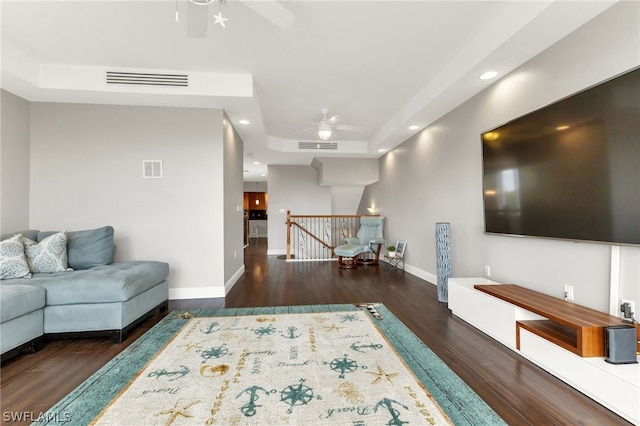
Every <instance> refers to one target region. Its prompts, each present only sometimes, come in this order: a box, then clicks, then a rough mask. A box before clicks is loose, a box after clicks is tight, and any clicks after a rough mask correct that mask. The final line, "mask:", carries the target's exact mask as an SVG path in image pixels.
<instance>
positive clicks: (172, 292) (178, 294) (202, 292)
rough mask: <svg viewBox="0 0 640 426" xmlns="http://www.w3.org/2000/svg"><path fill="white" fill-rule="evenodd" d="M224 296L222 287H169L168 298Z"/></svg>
mask: <svg viewBox="0 0 640 426" xmlns="http://www.w3.org/2000/svg"><path fill="white" fill-rule="evenodd" d="M224 296H225V289H224V287H189V288H170V289H169V300H181V299H212V298H220V297H224Z"/></svg>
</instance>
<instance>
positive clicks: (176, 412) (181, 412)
mask: <svg viewBox="0 0 640 426" xmlns="http://www.w3.org/2000/svg"><path fill="white" fill-rule="evenodd" d="M199 402H200V400H198V401H193V402H192V403H190V404H187V405H185V406H183V407H178V404H180V401H179V400H178V401H177V402H176V403H175V404H174V406H173V408H170V409H168V410H165V411H160V412H159V413H157V414H156V416H164V415H167V414H169V419H168V420H167V423H166V424H167V425H170V424H172V423H173V422H175V421H176V419H177V418H178V416H182V417H193V416H191V415H189V414H188V413H187V410H188V409H189V408H191V407H192V406H193V405H196V404H198V403H199Z"/></svg>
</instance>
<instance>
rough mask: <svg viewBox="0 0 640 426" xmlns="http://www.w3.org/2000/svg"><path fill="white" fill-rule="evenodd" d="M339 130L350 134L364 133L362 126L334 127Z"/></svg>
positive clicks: (346, 125)
mask: <svg viewBox="0 0 640 426" xmlns="http://www.w3.org/2000/svg"><path fill="white" fill-rule="evenodd" d="M333 127H334V128H336V129H337V130H346V131H348V132H362V131H364V127H361V126H350V125H348V124H336V125H335V126H333Z"/></svg>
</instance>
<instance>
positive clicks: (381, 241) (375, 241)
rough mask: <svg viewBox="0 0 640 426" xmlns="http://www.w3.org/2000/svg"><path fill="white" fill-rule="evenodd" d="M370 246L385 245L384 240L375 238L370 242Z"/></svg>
mask: <svg viewBox="0 0 640 426" xmlns="http://www.w3.org/2000/svg"><path fill="white" fill-rule="evenodd" d="M369 244H384V240H383V239H381V238H374V239H373V240H371V241H369Z"/></svg>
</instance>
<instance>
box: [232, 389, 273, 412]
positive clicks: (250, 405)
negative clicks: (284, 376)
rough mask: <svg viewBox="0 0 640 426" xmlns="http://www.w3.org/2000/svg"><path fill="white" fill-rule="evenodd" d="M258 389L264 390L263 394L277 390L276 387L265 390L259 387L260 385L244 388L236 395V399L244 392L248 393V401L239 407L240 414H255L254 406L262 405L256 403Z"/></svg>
mask: <svg viewBox="0 0 640 426" xmlns="http://www.w3.org/2000/svg"><path fill="white" fill-rule="evenodd" d="M258 391H262V392H264V394H265V395H269V394H271V393H276V392H278V391H277V390H276V389H271V390H266V389H265V388H261V387H260V386H251V387H250V388H246V389H245V390H243V391H242V392H240V393H239V394H238V396H236V399H238V398H240V396H241V395H243V394H245V393H246V394H249V402H247V403H246V404H244V405H243V406H242V408H240V411H242V414H244V415H245V417H253V416H255V415H256V413H257V412H258V411H257V410H256V408H257V407H262V405H258V404H256V401H257V400H258V399H259V398H260V396H258Z"/></svg>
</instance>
